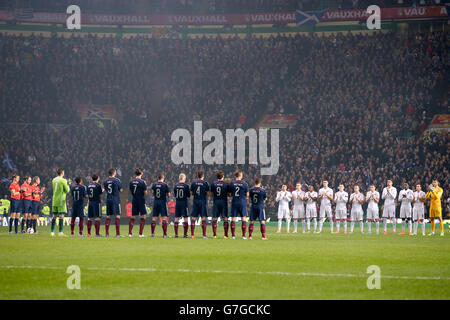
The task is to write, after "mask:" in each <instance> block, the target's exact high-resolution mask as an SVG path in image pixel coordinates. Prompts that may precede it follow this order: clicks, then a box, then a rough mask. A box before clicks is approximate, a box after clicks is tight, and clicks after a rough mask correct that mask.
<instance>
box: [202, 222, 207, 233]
mask: <svg viewBox="0 0 450 320" xmlns="http://www.w3.org/2000/svg"><path fill="white" fill-rule="evenodd" d="M202 232H203V236H204V237H206V221H202Z"/></svg>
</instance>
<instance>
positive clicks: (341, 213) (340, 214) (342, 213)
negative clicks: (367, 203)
mask: <svg viewBox="0 0 450 320" xmlns="http://www.w3.org/2000/svg"><path fill="white" fill-rule="evenodd" d="M338 219H340V220H346V219H347V209H336V220H338Z"/></svg>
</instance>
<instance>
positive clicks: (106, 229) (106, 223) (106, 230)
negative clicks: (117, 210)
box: [105, 218, 111, 235]
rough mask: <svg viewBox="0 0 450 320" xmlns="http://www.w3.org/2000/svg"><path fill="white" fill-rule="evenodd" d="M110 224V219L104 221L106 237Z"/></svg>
mask: <svg viewBox="0 0 450 320" xmlns="http://www.w3.org/2000/svg"><path fill="white" fill-rule="evenodd" d="M110 224H111V219H110V218H106V221H105V234H106V235H109V226H110Z"/></svg>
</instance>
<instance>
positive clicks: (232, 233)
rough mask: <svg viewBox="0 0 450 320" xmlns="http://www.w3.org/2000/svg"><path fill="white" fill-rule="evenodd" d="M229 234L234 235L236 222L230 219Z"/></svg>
mask: <svg viewBox="0 0 450 320" xmlns="http://www.w3.org/2000/svg"><path fill="white" fill-rule="evenodd" d="M231 236H233V237H235V236H236V222H234V221H231Z"/></svg>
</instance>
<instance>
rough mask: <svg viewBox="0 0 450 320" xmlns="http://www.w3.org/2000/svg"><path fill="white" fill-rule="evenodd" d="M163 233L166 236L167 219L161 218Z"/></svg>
mask: <svg viewBox="0 0 450 320" xmlns="http://www.w3.org/2000/svg"><path fill="white" fill-rule="evenodd" d="M162 229H163V235H165V236H167V221H166V220H163V222H162Z"/></svg>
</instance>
